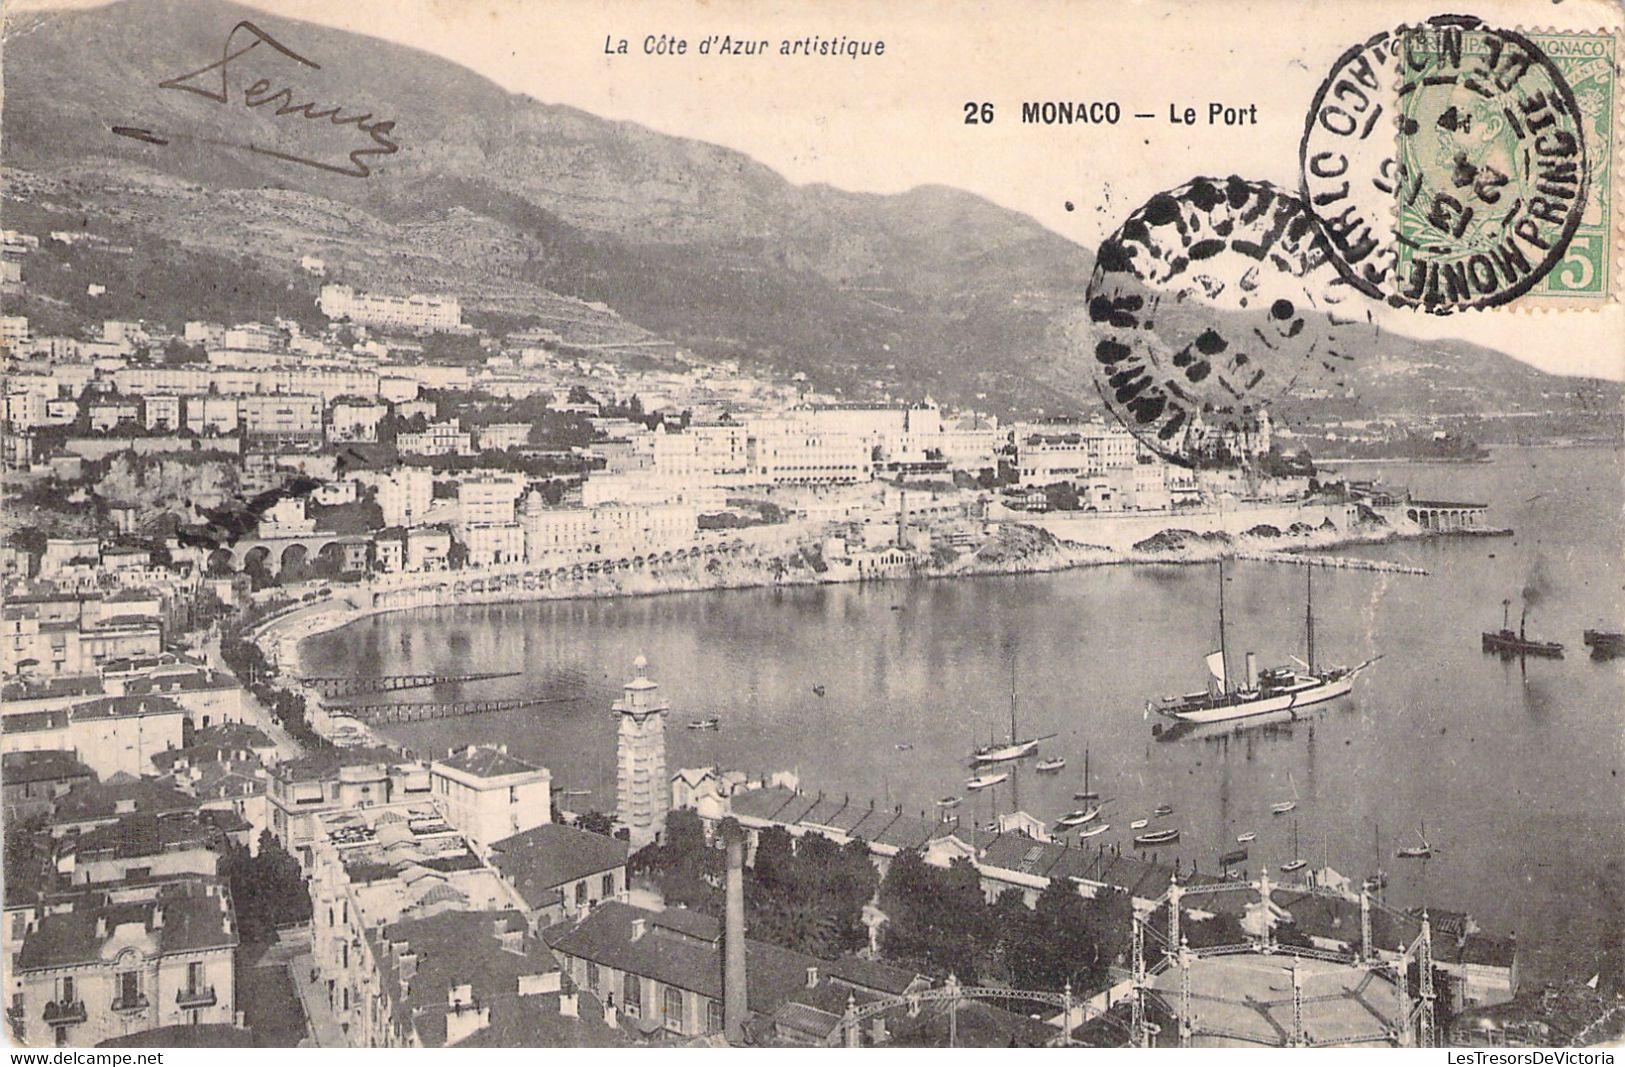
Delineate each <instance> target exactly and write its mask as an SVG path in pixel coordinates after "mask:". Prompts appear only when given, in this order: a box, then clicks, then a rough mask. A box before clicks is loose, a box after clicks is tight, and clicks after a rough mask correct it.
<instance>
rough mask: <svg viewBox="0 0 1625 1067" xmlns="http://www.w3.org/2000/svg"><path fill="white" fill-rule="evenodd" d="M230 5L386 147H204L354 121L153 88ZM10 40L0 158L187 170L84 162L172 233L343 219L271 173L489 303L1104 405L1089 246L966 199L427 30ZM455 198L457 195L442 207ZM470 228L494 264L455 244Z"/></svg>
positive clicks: (799, 358) (911, 384) (342, 140)
mask: <svg viewBox="0 0 1625 1067" xmlns="http://www.w3.org/2000/svg"><path fill="white" fill-rule="evenodd" d="M245 19H246V20H249V21H252V22H253V23H255V25H257V26H259V27H261V28H262V29H263V30H265V31H266V32H267V33H270V34H272V35H273V36H274V37H275V38H276V40H277V41H278V42H279V43H281V44H283V45H284V46H285V47H287V48H289V49H293V50H296V51H298V52H300V53H301V54H302V55H306V56H307V57H308V58H310V59H311V60H313V61H314V62H319V63H321V64H322V67H321V69H320V70H319V71H311V70H309V69H307V68H305V67H303V66H300V65H299V64H296V63H292V62H290V61H287V60H285V59H283V60H281V61H280V62H270V61H265V62H262V61H261V60H262V58H263V57H264V56H266V55H273V54H272V53H270V51H269V49H266V50H264V51H263V52H262V53H258V54H256V53H249V54H247V55H245V56H244V57H243V58H242V59H240V60H234V61H233V64H232V67H231V69H230V71H229V72H228V73H229V74H230V75H231V77H232V78H233V79H235V80H236V83H235V84H234V85H229V86H228V87H229V88H230V89H231V90H232V95H233V96H234V97H240V96H241V95H242V92H243V91H244V90H245V89H247V88H248V87H249V86H250V85H252V84H253V83H254V78H255V77H264V78H266V79H268V80H269V81H270V82H271V84H272V85H273V86H275V85H282V84H289V85H290V86H294V85H296V86H297V87H298V89H299V91H300V93H301V94H302V95H297V96H291V97H290V100H291V101H293V102H295V103H299V102H303V101H304V100H306V99H310V100H313V101H316V102H318V103H319V104H320V105H322V106H331V105H334V104H339V105H341V106H343V107H345V108H346V111H345V114H350V113H352V112H351V110H350V109H354V113H360V112H361V111H363V110H369V111H376V113H377V116H378V117H379V118H393V119H394V120H395V121H396V123H397V125H396V126H395V127H394V128H393V129H392V130H390V131H387V136H389V137H391V138H393V140H394V141H396V142H398V143H399V145H400V146H401V147H400V150H399V152H397V153H395V154H392V155H381V156H376V157H365V161H366V162H367V164H368V166H369V167H370V168H371V169H372V170H373V176H372V177H369V178H367V179H363V180H357V179H354V178H345V177H339V176H336V175H333V174H330V173H327V172H323V171H319V170H316V169H314V168H310V167H300V166H297V165H292V164H289V163H287V162H286V161H284V160H280V159H272V158H269V157H266V156H262V155H255V154H250V153H245V152H241V151H222V150H220V149H219V148H218V146H216V145H213V144H210V143H209V142H210V141H231V142H232V143H242V142H243V141H245V140H252V141H253V142H254V143H256V144H262V145H267V146H270V147H272V148H273V149H275V150H278V151H283V152H285V153H287V154H311V155H312V156H313V157H314V156H319V158H320V159H321V161H323V162H338V163H343V161H344V160H345V159H346V154H345V153H346V150H347V149H353V148H354V147H358V146H366V145H367V144H368V143H369V142H367V141H366V140H365V139H364V138H358V136H357V131H355V130H354V129H348V128H347V129H342V130H339V129H319V130H318V131H317V133H318V134H319V136H318V135H317V134H311V132H310V131H311V129H313V128H315V127H313V126H311V125H310V124H308V122H307V120H304V119H303V118H301V117H300V116H297V115H296V116H291V117H283V118H280V119H278V118H277V117H275V116H274V115H272V113H271V112H272V109H271V108H264V109H260V110H255V109H250V108H245V107H242V106H241V105H240V104H237V103H235V102H233V103H228V104H225V105H219V104H215V103H212V102H210V101H208V100H205V99H200V98H199V96H198V95H197V94H195V93H185V92H175V91H166V90H161V89H159V88H158V85H159V83H160V82H162V81H164V80H165V79H170V78H174V77H176V76H177V75H179V74H184V73H186V72H188V71H193V70H196V69H197V68H199V67H201V66H204V65H205V64H207V63H208V62H210V60H211V58H213V57H218V56H219V55H220V48H221V47H222V44H223V42H224V41H225V39H226V36H227V34H228V32H230V31H231V29H232V27H233V26H234V25H235V24H236V23H238V22H240V21H242V20H245ZM5 35H6V59H7V62H6V63H5V64H4V79H5V98H4V99H5V112H6V113H5V122H4V137H5V141H4V147H3V151H4V161H5V163H6V165H7V167H8V168H19V169H21V170H24V171H32V172H38V173H40V174H43V175H48V176H54V177H58V178H61V179H62V180H65V181H72V180H74V179H73V177H72V175H75V174H81V175H82V174H84V173H86V172H87V171H89V170H94V169H95V167H96V166H98V165H100V166H106V167H108V168H111V170H113V171H117V172H122V173H127V174H128V175H130V184H131V190H135V189H136V187H138V186H140V185H141V184H142V181H144V180H145V175H146V174H151V175H161V176H165V177H167V178H172V179H175V180H178V181H180V182H181V183H183V184H185V185H188V186H190V187H192V189H193V191H190V192H188V193H187V194H186V195H184V196H182V195H178V194H173V195H172V194H170V193H168V192H166V193H165V194H164V195H163V196H161V197H157V198H155V199H153V202H152V203H151V204H147V205H143V204H140V203H136V202H135V200H136V199H137V197H132V196H130V191H131V190H121V189H120V188H119V185H120V181H121V179H119V178H115V177H111V176H106V175H104V176H102V177H99V178H98V179H97V181H98V182H100V183H101V184H100V187H99V188H94V189H89V188H87V189H85V190H82V193H83V195H84V197H85V198H87V200H86V203H85V205H84V206H86V207H88V208H92V209H94V212H95V213H102V212H111V213H113V214H115V215H118V214H121V213H122V214H126V215H130V216H132V217H135V216H139V217H141V218H142V219H143V225H147V226H150V227H153V228H155V229H156V230H157V231H158V232H163V233H169V234H173V235H174V236H176V237H177V239H179V240H181V241H183V242H187V241H191V242H197V243H201V244H205V245H213V246H219V247H230V245H231V240H232V237H233V226H234V225H239V224H240V225H241V226H242V227H243V229H244V231H245V232H249V231H250V230H252V228H253V227H255V226H257V227H259V230H258V231H257V232H258V233H259V234H260V237H258V238H256V239H262V240H265V241H268V242H270V243H269V245H268V246H267V247H274V248H276V249H278V250H279V251H280V250H282V249H290V248H294V247H297V246H298V242H299V238H300V236H301V234H303V235H304V236H306V237H308V238H309V239H310V240H312V241H316V242H320V241H323V240H327V241H343V240H344V239H345V235H344V233H343V232H342V231H343V226H340V225H337V224H334V225H328V224H326V223H323V224H321V225H317V224H315V223H312V222H311V221H310V220H308V219H305V218H304V217H303V216H302V215H301V214H300V211H301V210H305V209H296V208H294V207H289V206H286V205H284V206H283V208H284V210H282V213H281V214H280V215H277V214H276V212H275V211H273V210H272V209H270V208H265V209H262V208H260V207H258V206H256V205H252V204H245V202H244V200H245V198H244V197H243V196H242V195H241V193H242V192H243V191H247V190H256V189H260V188H263V187H268V186H269V187H279V188H285V189H288V190H290V191H293V192H296V193H299V194H302V195H305V196H311V197H316V198H318V199H320V200H324V201H327V202H330V203H334V204H342V205H345V206H346V209H348V210H360V211H362V212H364V213H366V215H367V216H369V217H370V218H371V219H374V220H377V225H376V226H374V225H372V224H371V223H366V224H361V223H352V224H351V225H352V228H353V229H356V230H359V231H365V232H366V233H367V234H368V235H369V236H370V237H371V238H372V239H373V240H375V241H377V242H383V243H384V244H385V245H386V247H382V248H370V247H367V246H366V245H365V242H357V243H354V244H353V247H351V248H350V251H349V252H348V253H346V254H347V255H349V256H350V259H349V262H348V266H349V268H350V269H351V270H352V271H353V272H354V273H355V274H356V275H357V276H358V277H369V276H377V277H379V278H381V279H385V280H402V281H410V280H415V279H416V278H418V277H422V278H424V279H426V280H428V281H433V282H435V283H436V284H444V285H445V286H447V287H449V288H454V289H457V290H460V291H462V292H466V293H468V294H470V296H471V297H472V300H471V301H470V302H471V303H473V304H475V305H476V306H477V305H478V304H479V302H480V300H481V299H485V298H484V297H482V296H481V295H480V294H489V299H491V300H494V301H496V303H497V304H499V305H501V306H503V307H505V308H507V309H509V310H518V309H519V308H521V307H522V306H523V304H524V303H525V301H527V300H530V299H537V300H546V299H550V298H552V297H553V296H555V295H558V296H563V297H568V298H575V299H579V300H581V301H588V302H593V303H602V304H607V305H609V306H610V307H612V308H614V309H615V310H616V311H617V312H619V313H620V315H621V316H622V317H623V318H625V319H627V320H629V321H630V322H632V323H635V324H637V325H638V326H641V327H643V328H646V329H648V330H651V331H653V332H655V333H657V334H659V335H662V336H665V337H667V338H669V339H671V340H673V341H675V342H677V343H678V344H681V345H683V346H685V347H690V348H693V349H694V350H696V351H699V352H702V353H707V354H711V355H719V356H737V357H741V358H746V359H752V360H757V361H760V362H762V363H765V364H767V365H769V366H771V367H774V368H775V369H778V370H780V371H785V372H796V371H804V372H806V373H808V374H809V376H810V377H812V378H813V380H814V381H815V383H816V384H818V385H820V386H822V387H825V388H833V389H839V390H841V391H842V392H843V393H845V394H846V395H859V394H880V393H907V394H909V395H916V396H917V395H919V394H921V393H926V392H930V393H934V394H935V395H937V396H938V397H939V398H940V399H944V400H947V401H951V402H956V403H960V404H966V405H970V406H981V407H984V408H990V409H1001V408H1002V409H1006V410H1041V409H1049V410H1064V409H1068V408H1077V407H1085V408H1089V409H1093V408H1095V407H1096V406H1097V401H1096V398H1095V396H1094V389H1093V384H1092V383H1093V368H1092V366H1091V361H1090V357H1089V355H1088V351H1087V349H1086V348H1082V347H1080V346H1079V345H1078V344H1076V339H1075V338H1070V339H1069V329H1070V328H1071V326H1072V325H1074V323H1073V320H1075V318H1076V313H1077V311H1078V309H1079V307H1080V305H1081V304H1082V301H1083V292H1084V287H1085V285H1086V283H1087V280H1088V277H1089V274H1090V271H1091V270H1092V267H1093V259H1094V257H1093V255H1092V253H1091V252H1090V251H1089V250H1088V249H1085V248H1083V247H1081V246H1078V245H1076V244H1074V243H1072V242H1071V241H1069V240H1067V239H1066V238H1064V237H1062V236H1060V235H1058V234H1056V233H1054V232H1053V231H1051V230H1049V229H1047V228H1045V227H1044V226H1042V225H1041V224H1039V223H1038V222H1036V221H1035V220H1033V219H1031V218H1028V217H1027V216H1025V215H1021V214H1019V213H1017V212H1012V211H1009V210H1007V209H1005V208H1002V207H999V206H998V205H996V204H993V203H991V202H990V201H987V200H985V199H984V198H981V197H978V196H975V195H974V194H970V193H967V192H964V191H962V190H957V189H953V188H952V187H949V186H943V185H922V186H918V187H916V188H914V189H911V190H908V191H906V192H903V193H898V194H875V193H858V192H850V191H846V190H841V189H839V188H837V187H835V186H832V185H829V184H827V183H813V184H809V185H800V186H798V185H795V184H794V183H792V182H790V181H789V180H788V179H786V178H784V177H783V176H782V175H780V174H778V173H777V172H775V171H774V170H772V168H770V167H768V166H766V165H765V164H762V163H761V162H759V161H757V160H754V159H752V158H750V157H749V156H748V155H746V154H744V153H742V152H738V151H736V150H734V149H730V148H725V147H722V146H718V145H714V144H710V143H709V142H705V141H700V140H696V139H691V138H681V137H674V136H671V135H668V134H664V133H660V132H659V131H656V130H653V129H650V128H648V127H645V126H642V125H640V124H638V123H635V122H631V121H627V120H614V119H605V118H601V117H599V116H596V115H593V114H591V113H590V112H587V111H584V110H582V109H579V108H575V107H572V106H569V105H563V104H550V103H545V102H543V101H540V100H537V99H535V98H534V97H532V96H530V95H527V94H522V93H514V92H511V91H509V90H506V89H504V88H502V87H501V86H500V85H498V84H497V83H496V82H494V81H492V80H491V79H489V78H486V77H485V76H483V75H481V74H479V73H478V72H475V71H471V70H468V69H467V68H464V67H461V66H458V65H457V64H455V63H453V62H451V61H449V60H446V59H443V58H441V57H438V56H435V55H433V54H432V53H429V52H426V51H423V50H421V49H416V48H412V47H409V46H405V45H397V44H393V43H390V42H384V41H379V40H376V39H374V38H370V37H366V36H364V35H360V34H354V33H350V32H348V31H344V30H337V29H333V28H330V27H324V26H319V25H316V24H312V23H305V22H299V21H295V20H290V19H285V18H283V17H281V16H279V15H276V14H274V13H268V12H263V11H259V10H257V9H251V8H246V7H242V6H239V5H235V4H231V3H229V2H226V0H121V2H119V3H115V4H111V5H108V6H105V7H101V8H92V9H77V10H70V11H60V12H45V13H28V14H25V15H22V16H14V17H8V19H7V22H6V31H5ZM273 58H275V57H274V55H273ZM69 72H71V73H69ZM295 76H297V77H295ZM265 91H266V90H261V93H262V94H263V93H264V92H265ZM113 125H126V126H136V127H140V128H143V129H148V130H153V131H157V132H160V133H178V134H181V135H182V136H181V137H176V138H173V139H172V143H171V144H170V145H167V146H156V145H151V144H145V143H141V142H139V141H136V140H132V139H130V138H128V137H123V136H114V135H112V133H111V132H110V128H111V127H112V126H113ZM316 126H320V124H316ZM188 137H189V138H191V139H190V140H187V139H185V138H188ZM350 158H353V157H350ZM149 185H150V183H149ZM139 192H140V196H150V195H151V194H150V190H149V189H142V190H140V191H139ZM121 194H122V195H124V196H125V199H123V200H120V199H119V197H120V195H121ZM457 211H461V212H465V213H467V216H468V218H466V219H462V218H460V217H459V218H460V222H459V220H454V222H459V224H458V225H453V224H449V223H446V221H445V217H446V215H447V213H451V212H457ZM306 213H307V214H309V213H314V214H320V213H321V212H320V210H319V209H309V210H307V211H306ZM324 227H325V229H324ZM470 231H475V234H476V239H475V240H474V242H473V243H474V246H475V247H476V248H477V249H481V250H486V254H488V256H489V258H488V259H478V258H471V253H470V252H469V250H468V234H469V232H470ZM388 246H393V247H388ZM437 257H438V259H439V260H440V262H438V263H437V262H436V259H437ZM504 286H506V287H507V290H508V291H507V292H506V293H505V294H504V293H501V292H499V291H500V290H502V289H503V288H504ZM465 299H467V298H465ZM1397 347H1399V348H1402V349H1404V350H1405V351H1407V352H1411V353H1416V354H1425V353H1434V352H1445V351H1452V350H1456V349H1460V348H1461V346H1460V345H1459V344H1457V343H1444V344H1434V345H1427V344H1424V343H1422V342H1414V341H1408V340H1407V341H1405V342H1403V343H1399V344H1397ZM1465 350H1470V353H1471V355H1472V358H1471V359H1470V360H1468V362H1470V363H1474V364H1476V365H1477V366H1478V370H1479V372H1480V373H1483V372H1484V368H1485V367H1486V366H1487V365H1489V364H1496V365H1498V366H1499V367H1500V369H1499V370H1498V371H1496V372H1495V373H1497V374H1500V375H1511V376H1512V377H1513V378H1517V379H1523V378H1525V377H1526V375H1525V374H1524V373H1523V372H1520V371H1515V370H1511V369H1509V368H1507V367H1505V366H1504V365H1503V364H1501V361H1507V362H1510V363H1516V361H1512V360H1511V358H1510V357H1506V356H1503V355H1501V354H1500V353H1492V352H1490V351H1489V350H1486V349H1480V348H1477V347H1476V346H1466V349H1465ZM1516 366H1517V367H1526V365H1524V364H1521V363H1520V364H1516ZM1526 369H1527V370H1528V371H1529V372H1531V373H1534V374H1537V375H1539V374H1541V372H1538V371H1534V370H1533V368H1526Z"/></svg>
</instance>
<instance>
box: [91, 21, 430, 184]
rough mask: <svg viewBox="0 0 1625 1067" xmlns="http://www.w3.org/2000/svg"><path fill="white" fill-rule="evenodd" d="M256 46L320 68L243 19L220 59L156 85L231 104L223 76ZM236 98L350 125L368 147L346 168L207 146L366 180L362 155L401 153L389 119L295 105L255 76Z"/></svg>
mask: <svg viewBox="0 0 1625 1067" xmlns="http://www.w3.org/2000/svg"><path fill="white" fill-rule="evenodd" d="M240 34H246V35H248V36H249V37H251V38H252V40H248V41H247V42H246V43H244V42H243V41H242V39H241V38H240V37H239V35H240ZM261 45H264V46H267V47H268V48H270V49H272V50H273V51H275V52H276V53H279V54H281V55H282V56H284V57H286V58H288V59H290V60H292V61H293V62H295V63H298V64H300V65H301V66H304V67H308V68H310V69H311V70H320V69H322V68H321V64H319V63H316V62H314V61H313V60H310V59H306V58H305V57H304V56H302V55H300V54H299V53H297V52H295V51H294V50H293V49H291V48H289V47H287V46H286V45H284V44H282V43H281V42H280V41H278V40H277V39H276V38H275V37H272V36H271V35H270V34H268V33H266V32H265V31H264V30H262V29H260V28H259V27H258V26H256V25H254V24H253V23H252V22H249V21H247V20H244V21H242V22H239V23H237V25H235V26H233V27H232V29H231V32H230V33H228V34H227V35H226V41H225V44H224V46H222V48H221V50H220V58H219V59H218V60H216V61H215V62H213V63H210V64H209V65H208V66H206V67H199V68H198V69H197V70H194V71H191V72H189V73H186V74H180V75H177V76H175V77H173V78H169V79H167V80H165V81H161V82H159V83H158V87H159V88H161V89H178V90H180V91H181V92H185V93H192V94H194V95H196V96H201V97H202V98H204V99H205V100H209V101H212V102H214V103H216V104H230V103H231V102H232V99H231V87H230V82H229V77H228V76H229V74H230V70H231V64H232V63H234V62H236V61H237V60H239V59H241V58H242V57H243V56H246V55H249V54H250V53H253V52H254V51H255V50H256V49H258V48H260V46H261ZM260 54H261V55H263V54H264V53H263V52H262V53H260ZM215 72H218V73H219V78H220V83H219V88H215V87H214V86H213V84H212V83H213V79H212V78H211V77H209V76H210V75H212V74H214V73H215ZM300 95H303V94H300ZM240 99H241V102H242V105H243V106H244V107H247V108H254V109H258V108H262V107H265V106H267V105H270V104H275V105H276V108H275V111H274V112H273V114H275V115H276V116H277V117H278V118H283V117H286V116H289V115H293V116H297V117H299V118H301V119H305V120H306V121H312V122H320V121H322V120H324V119H325V120H326V121H327V122H328V123H329V124H331V125H333V126H354V127H355V128H356V129H357V130H358V131H360V132H361V133H364V134H366V135H367V137H368V138H369V140H370V144H369V145H367V146H366V147H363V148H357V149H354V150H353V151H351V152H350V153H349V156H348V158H349V165H348V166H345V165H343V164H340V163H330V162H323V161H322V160H319V159H311V158H308V157H306V156H300V155H294V154H293V153H290V152H283V151H280V150H278V149H275V148H267V147H265V146H264V145H257V144H253V143H247V142H245V143H240V144H239V143H230V142H212V143H224V144H226V145H227V147H232V148H241V149H245V150H247V151H249V152H254V153H256V154H258V155H262V156H269V157H271V158H273V159H280V160H283V161H285V162H288V163H297V164H299V165H301V166H306V167H313V168H315V169H317V170H322V171H327V172H328V173H330V174H341V175H343V176H345V177H347V178H366V177H369V176H371V174H372V169H371V168H370V167H369V166H368V165H367V157H372V156H392V155H394V154H395V153H396V152H399V151H400V145H399V144H397V143H396V142H395V140H394V139H393V137H392V134H393V133H394V131H395V122H394V120H393V119H378V120H374V118H373V116H372V114H371V112H367V113H363V114H355V115H346V114H344V106H343V105H342V104H335V105H334V106H332V107H327V108H318V107H317V105H316V103H315V102H314V101H306V102H304V103H295V102H294V99H295V92H294V89H293V88H292V87H291V86H286V85H284V86H280V87H279V86H276V85H275V84H273V83H272V82H271V81H270V80H269V79H267V78H260V79H258V80H257V81H255V82H254V84H252V85H250V86H248V87H247V88H246V89H244V90H243V91H242V95H241V98H240ZM113 132H114V133H116V134H118V135H119V136H121V137H129V138H131V139H133V140H137V141H142V142H144V143H146V144H155V145H166V144H168V143H169V142H170V138H168V137H164V136H162V135H160V134H155V133H153V132H152V131H151V130H146V129H141V128H139V127H132V126H114V127H113Z"/></svg>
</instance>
